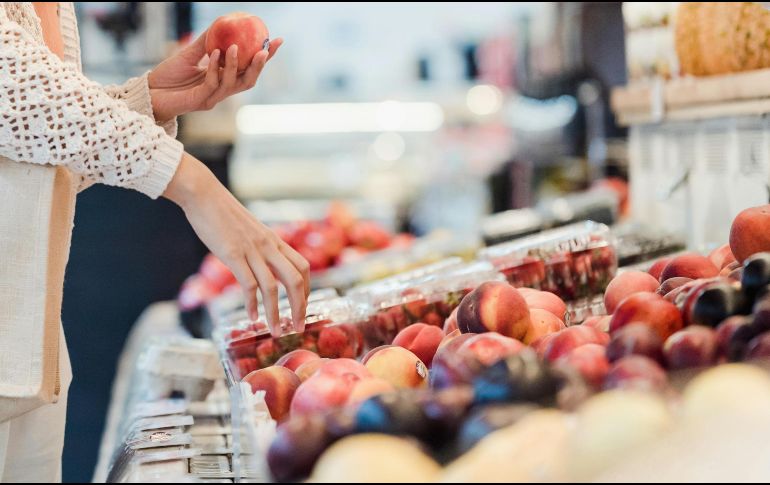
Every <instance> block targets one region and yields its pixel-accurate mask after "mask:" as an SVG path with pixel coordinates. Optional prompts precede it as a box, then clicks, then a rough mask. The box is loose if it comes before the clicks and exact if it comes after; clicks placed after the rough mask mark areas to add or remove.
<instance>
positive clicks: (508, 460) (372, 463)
mask: <svg viewBox="0 0 770 485" xmlns="http://www.w3.org/2000/svg"><path fill="white" fill-rule="evenodd" d="M592 240H593V239H592ZM601 248H604V249H606V248H610V249H611V247H610V246H606V245H604V246H601ZM569 254H572V253H569ZM732 254H733V252H732V250H731V249H730V248H729V247H728V246H722V247H719V248H717V249H716V250H715V251H713V252H712V253H711V254H710V255H709V256H708V257H705V256H701V255H699V254H696V253H680V254H677V255H673V256H667V257H665V261H664V262H663V263H660V264H656V263H655V262H650V264H649V266H651V267H656V269H655V271H650V272H644V271H636V270H624V271H621V272H619V273H618V274H617V275H616V276H614V277H613V278H611V279H610V280H609V281H607V283H606V284H605V285H604V286H605V292H604V294H603V295H601V296H602V297H603V299H604V302H605V308H606V310H607V314H606V315H596V316H593V317H591V318H589V319H587V320H586V321H585V322H583V323H582V324H573V325H567V323H568V322H567V320H568V315H569V304H568V303H567V302H565V300H564V299H563V298H562V297H561V296H560V295H559V294H557V293H554V292H547V291H544V290H541V289H536V288H527V287H516V286H515V285H512V284H510V281H508V280H506V279H505V278H503V277H502V275H501V274H500V273H497V272H496V271H495V269H494V268H493V267H492V265H491V264H490V263H489V262H488V261H486V262H481V263H474V264H454V263H453V264H448V265H447V266H446V267H443V268H440V267H436V268H435V270H429V271H425V272H424V273H419V272H418V273H412V274H411V275H405V276H403V277H395V278H389V279H386V280H383V281H380V282H377V283H375V284H370V285H364V286H361V287H360V288H357V289H354V290H353V291H351V292H350V295H349V296H347V297H344V298H337V299H335V300H327V301H325V302H320V303H319V305H321V306H323V305H326V307H327V308H329V307H330V305H331V303H330V302H345V305H348V306H347V307H345V308H348V310H349V306H350V305H353V306H356V305H360V306H361V307H362V308H366V310H365V311H362V313H360V314H358V315H363V318H362V319H359V321H357V323H356V324H355V325H354V328H356V329H357V331H358V333H357V335H358V337H357V339H358V340H357V346H354V347H355V352H353V351H350V350H352V349H350V347H349V345H350V342H351V338H350V335H349V334H347V333H346V331H345V330H344V324H345V322H347V321H350V320H351V319H350V318H347V316H348V315H350V314H351V313H350V312H347V313H346V312H339V313H338V314H337V315H336V316H337V318H331V316H332V314H333V313H334V312H332V311H328V310H327V312H326V313H327V314H328V315H329V316H330V317H329V318H328V319H327V321H324V322H323V323H322V325H321V328H329V329H335V332H330V333H327V335H326V336H325V337H324V338H323V339H322V338H321V336H320V335H317V336H316V337H312V338H311V337H307V335H306V334H308V332H310V333H311V335H312V334H313V328H314V327H313V324H308V325H307V329H308V330H306V332H305V334H293V335H290V336H291V337H292V338H294V339H296V340H297V341H298V342H306V343H307V346H304V347H303V346H302V345H299V346H297V347H293V348H291V351H286V352H281V353H280V355H278V354H271V353H270V352H268V351H269V350H273V349H271V348H268V349H267V350H266V349H264V348H263V349H261V350H260V345H259V344H255V345H253V346H252V347H251V350H250V351H249V352H251V355H250V356H249V357H248V358H250V359H253V360H254V362H257V364H255V365H257V366H258V367H261V369H260V370H256V371H254V372H250V373H249V374H247V375H246V374H244V375H243V376H241V377H242V381H243V383H244V384H247V385H248V386H249V387H248V389H250V390H251V391H252V392H254V393H256V394H258V395H261V396H263V398H264V402H265V405H266V407H267V409H268V411H269V414H270V416H271V417H272V418H273V419H274V420H275V421H277V422H278V426H277V432H276V435H275V437H274V438H273V439H272V441H271V442H270V446H269V450H268V451H267V464H268V467H269V469H270V472H271V474H272V477H273V478H274V479H276V480H279V481H302V480H310V481H314V480H336V481H348V480H353V479H355V480H357V481H361V482H372V481H382V480H384V479H385V477H388V479H389V480H393V481H404V480H407V479H409V480H410V481H412V482H421V481H458V480H463V481H466V482H475V481H480V480H494V481H501V480H508V481H511V480H513V481H518V480H528V481H556V480H579V481H591V480H593V479H595V478H597V477H600V476H602V475H603V474H604V473H608V472H609V471H610V470H613V471H614V470H615V469H616V468H615V467H616V465H622V464H624V463H626V462H627V461H630V457H633V456H635V455H636V454H637V453H642V451H643V450H646V449H648V448H650V447H654V446H656V445H657V444H658V443H659V440H660V439H661V438H662V437H665V436H668V435H669V434H671V433H678V432H684V431H682V430H683V429H685V428H686V427H687V426H689V425H690V424H691V423H700V424H699V425H702V424H703V423H705V422H709V421H710V420H713V419H716V418H715V416H719V419H732V418H731V417H730V416H735V415H740V414H742V413H743V411H744V410H745V412H746V413H747V414H750V415H754V414H758V413H760V412H761V411H760V409H762V410H766V406H767V405H768V404H769V403H770V373H768V370H766V369H762V368H761V366H762V365H763V360H764V359H769V358H770V253H758V254H752V255H750V256H749V257H747V258H745V259H744V261H743V263H737V261H734V260H733V259H734V258H733V257H732ZM724 268H730V273H731V275H730V276H725V275H721V276H720V271H722V270H723V269H724ZM612 273H613V274H614V269H613V271H612ZM651 273H655V274H657V275H658V276H657V277H656V276H653V275H652V274H651ZM337 304H340V305H341V303H337ZM332 306H333V305H332ZM317 313H318V315H322V314H323V312H321V311H318V312H317ZM339 315H344V316H342V317H340V316H339ZM340 322H342V326H340ZM257 325H258V324H257ZM336 330H339V332H337V331H336ZM239 332H241V333H239ZM249 332H251V333H249ZM259 332H264V330H259V329H257V330H256V331H255V330H253V329H249V328H246V329H241V328H238V329H232V330H230V333H229V334H225V341H228V340H227V339H228V338H231V339H230V340H229V343H230V344H232V343H233V341H235V342H236V345H235V346H230V347H225V349H226V350H225V352H227V353H228V355H229V354H232V353H233V351H234V349H237V348H238V344H237V341H238V339H239V338H244V335H245V338H246V339H247V340H248V339H251V338H254V337H255V336H256V335H258V334H259ZM344 337H347V338H344ZM273 345H274V344H273ZM341 348H344V349H346V350H345V351H341V350H340V349H341ZM270 355H272V356H273V358H272V359H269V360H265V356H270ZM244 358H245V357H244ZM235 362H237V360H235ZM263 362H265V363H273V364H274V365H273V366H269V365H263ZM728 382H729V383H728ZM735 401H739V402H735ZM350 443H354V445H351V444H350ZM391 446H400V447H401V448H402V450H407V451H408V452H409V453H408V456H406V455H404V454H402V453H400V452H399V453H395V452H394V453H390V452H389V453H390V454H389V455H388V457H387V458H383V455H382V453H383V450H390V447H391ZM378 460H379V461H378ZM353 462H355V463H357V464H358V468H357V470H356V471H349V470H345V469H344V467H349V466H351V465H349V463H353ZM362 463H365V464H367V466H362V465H361V464H362ZM383 463H387V464H388V465H387V467H384V465H383ZM341 467H343V468H341ZM383 467H384V468H389V467H414V470H413V471H412V472H409V473H405V474H401V471H392V470H389V469H388V470H386V469H384V468H383Z"/></svg>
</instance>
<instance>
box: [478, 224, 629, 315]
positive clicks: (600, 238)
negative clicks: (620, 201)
mask: <svg viewBox="0 0 770 485" xmlns="http://www.w3.org/2000/svg"><path fill="white" fill-rule="evenodd" d="M479 259H482V260H486V261H489V262H491V263H492V264H493V265H494V267H495V268H496V269H497V270H498V271H500V272H501V273H503V274H504V275H505V277H506V279H507V280H508V282H509V283H511V284H512V285H513V286H515V287H523V286H524V287H529V288H535V289H538V290H544V291H550V292H552V293H555V294H556V295H558V296H559V297H561V298H562V299H563V300H564V301H567V302H571V301H575V300H580V299H585V298H591V297H593V296H596V295H599V294H601V293H603V292H604V290H605V289H606V288H607V285H608V284H609V282H610V280H611V279H612V278H613V277H614V276H615V273H616V271H617V269H618V258H617V251H616V249H615V242H614V239H613V237H612V234H611V233H610V229H609V227H607V226H606V225H604V224H598V223H595V222H592V221H586V222H581V223H578V224H571V225H568V226H564V227H561V228H559V229H553V230H550V231H545V232H542V233H540V234H537V235H534V236H528V237H525V238H522V239H517V240H515V241H511V242H507V243H504V244H499V245H496V246H490V247H488V248H485V249H482V250H481V251H479Z"/></svg>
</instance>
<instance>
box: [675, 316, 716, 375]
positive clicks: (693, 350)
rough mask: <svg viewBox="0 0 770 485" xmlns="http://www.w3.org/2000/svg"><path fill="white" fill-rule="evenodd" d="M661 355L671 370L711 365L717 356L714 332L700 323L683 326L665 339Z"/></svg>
mask: <svg viewBox="0 0 770 485" xmlns="http://www.w3.org/2000/svg"><path fill="white" fill-rule="evenodd" d="M663 356H664V357H665V360H666V365H667V366H668V368H669V369H672V370H678V369H686V368H688V367H707V366H710V365H713V364H715V363H716V361H717V357H718V356H719V344H718V342H717V335H716V332H715V331H714V330H713V329H712V328H709V327H703V326H700V325H691V326H689V327H687V328H684V329H682V330H680V331H678V332H676V333H675V334H673V335H672V336H670V337H669V338H668V339H667V340H666V342H665V343H664V344H663Z"/></svg>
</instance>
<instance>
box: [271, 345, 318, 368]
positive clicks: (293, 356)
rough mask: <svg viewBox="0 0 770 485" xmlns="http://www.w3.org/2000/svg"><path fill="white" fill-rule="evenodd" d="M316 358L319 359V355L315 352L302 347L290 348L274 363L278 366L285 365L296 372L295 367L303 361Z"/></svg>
mask: <svg viewBox="0 0 770 485" xmlns="http://www.w3.org/2000/svg"><path fill="white" fill-rule="evenodd" d="M318 359H320V357H319V356H318V354H316V353H315V352H311V351H309V350H304V349H297V350H292V351H291V352H289V353H288V354H286V355H284V356H283V357H281V358H280V359H278V362H276V363H275V365H277V366H279V367H286V368H287V369H289V370H290V371H292V372H297V369H298V368H299V367H300V366H301V365H302V364H304V363H305V362H310V361H311V360H318Z"/></svg>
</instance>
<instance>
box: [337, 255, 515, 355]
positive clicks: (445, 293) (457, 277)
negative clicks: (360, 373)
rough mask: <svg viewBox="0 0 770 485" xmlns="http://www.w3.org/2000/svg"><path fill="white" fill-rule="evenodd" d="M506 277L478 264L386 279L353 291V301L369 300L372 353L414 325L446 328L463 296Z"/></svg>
mask: <svg viewBox="0 0 770 485" xmlns="http://www.w3.org/2000/svg"><path fill="white" fill-rule="evenodd" d="M502 279H503V276H502V275H501V274H500V273H499V272H497V271H496V270H495V269H494V268H493V266H492V265H491V264H490V263H488V262H484V261H482V262H475V263H468V264H463V265H460V266H454V267H450V268H446V269H445V270H444V271H438V272H435V273H431V274H428V275H424V276H422V277H419V278H416V279H414V280H411V281H408V280H405V281H398V280H396V279H388V280H384V281H383V282H382V284H381V285H379V286H378V285H367V286H366V287H362V288H358V289H355V290H353V291H351V298H353V299H355V300H358V301H365V302H366V303H367V304H368V305H369V307H370V308H371V314H370V315H369V318H367V319H366V320H365V322H364V323H363V324H362V327H361V329H362V331H363V335H364V342H365V346H366V348H367V349H368V350H370V349H372V348H375V347H379V346H381V345H389V344H391V343H392V342H393V339H395V338H396V335H398V333H399V332H400V331H401V330H403V329H404V328H406V327H408V326H409V325H412V324H414V323H418V322H421V323H426V324H428V325H435V326H437V327H443V325H444V322H445V321H446V319H447V318H448V317H449V315H450V314H451V313H452V311H454V309H455V308H457V306H458V305H459V304H460V301H462V299H463V297H464V296H465V295H467V294H468V293H470V292H471V291H473V289H474V288H476V287H477V286H478V285H480V284H481V283H483V282H485V281H490V280H502Z"/></svg>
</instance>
